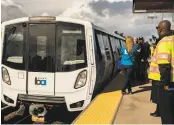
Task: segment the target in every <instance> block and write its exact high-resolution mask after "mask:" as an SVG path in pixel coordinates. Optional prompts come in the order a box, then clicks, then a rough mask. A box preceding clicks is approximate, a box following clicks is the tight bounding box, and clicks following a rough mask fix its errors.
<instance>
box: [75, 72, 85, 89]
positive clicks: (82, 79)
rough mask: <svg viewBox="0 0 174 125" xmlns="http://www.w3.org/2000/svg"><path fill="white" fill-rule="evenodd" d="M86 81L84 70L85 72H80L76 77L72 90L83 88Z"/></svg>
mask: <svg viewBox="0 0 174 125" xmlns="http://www.w3.org/2000/svg"><path fill="white" fill-rule="evenodd" d="M86 79H87V71H86V70H85V71H82V72H80V73H79V75H78V77H77V80H76V83H75V86H74V88H75V89H78V88H81V87H83V86H85V84H86Z"/></svg>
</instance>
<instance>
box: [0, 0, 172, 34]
mask: <svg viewBox="0 0 174 125" xmlns="http://www.w3.org/2000/svg"><path fill="white" fill-rule="evenodd" d="M1 8H2V11H1V15H2V18H1V21H7V20H11V19H15V18H19V17H26V16H38V15H54V16H68V17H73V18H80V19H84V20H89V21H92V22H93V23H95V24H96V25H99V26H102V27H103V28H105V29H107V30H109V31H111V32H113V31H115V30H117V31H118V32H122V33H124V34H125V35H131V36H151V35H152V31H155V29H154V30H153V29H152V28H154V27H155V26H154V23H153V20H151V19H148V18H147V16H148V15H149V14H141V15H140V14H133V13H132V0H1ZM157 16H158V18H157V20H156V23H158V22H159V20H160V19H161V14H157ZM171 16H172V15H171V14H165V15H164V17H166V18H167V19H170V18H171Z"/></svg>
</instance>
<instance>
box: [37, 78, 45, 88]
mask: <svg viewBox="0 0 174 125" xmlns="http://www.w3.org/2000/svg"><path fill="white" fill-rule="evenodd" d="M35 85H41V86H46V85H47V80H46V78H38V77H35Z"/></svg>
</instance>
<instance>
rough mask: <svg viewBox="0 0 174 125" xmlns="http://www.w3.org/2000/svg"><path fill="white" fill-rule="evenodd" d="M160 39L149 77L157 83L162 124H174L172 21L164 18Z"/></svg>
mask: <svg viewBox="0 0 174 125" xmlns="http://www.w3.org/2000/svg"><path fill="white" fill-rule="evenodd" d="M157 30H158V33H159V36H160V40H159V42H158V44H157V46H156V48H155V51H154V54H153V57H152V62H151V64H150V69H149V79H152V80H153V81H155V82H156V84H157V93H156V96H157V103H158V104H159V112H160V116H161V121H162V124H174V35H172V32H171V23H170V22H169V21H167V20H163V21H161V22H160V23H159V25H158V27H157Z"/></svg>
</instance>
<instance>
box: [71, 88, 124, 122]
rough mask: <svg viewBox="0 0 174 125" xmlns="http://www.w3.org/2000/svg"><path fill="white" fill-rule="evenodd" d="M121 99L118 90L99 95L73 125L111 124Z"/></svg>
mask: <svg viewBox="0 0 174 125" xmlns="http://www.w3.org/2000/svg"><path fill="white" fill-rule="evenodd" d="M121 98H122V93H121V91H120V90H119V91H115V92H109V93H103V94H100V95H99V96H97V97H96V99H95V100H94V101H93V102H92V104H90V105H89V107H88V108H87V110H86V111H84V112H83V113H82V114H80V115H81V116H79V118H78V119H76V121H75V123H74V124H111V123H112V121H113V119H114V117H115V113H116V111H117V109H118V107H119V103H120V101H121Z"/></svg>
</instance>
